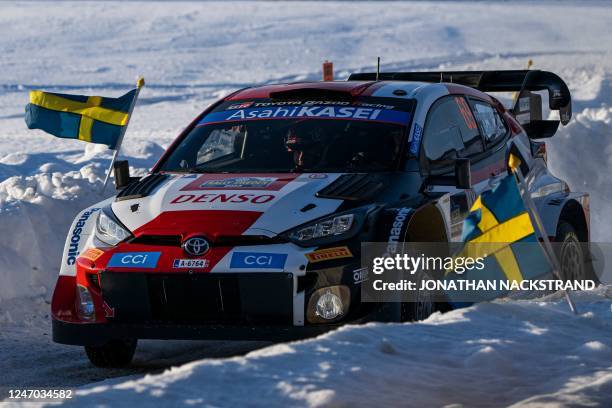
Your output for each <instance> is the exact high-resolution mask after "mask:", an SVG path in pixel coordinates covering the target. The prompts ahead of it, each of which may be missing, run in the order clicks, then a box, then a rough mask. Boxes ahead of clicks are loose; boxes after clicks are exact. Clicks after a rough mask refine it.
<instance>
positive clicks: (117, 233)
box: [96, 209, 132, 246]
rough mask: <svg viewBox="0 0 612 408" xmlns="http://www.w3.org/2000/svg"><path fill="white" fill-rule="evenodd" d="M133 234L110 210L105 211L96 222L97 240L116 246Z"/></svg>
mask: <svg viewBox="0 0 612 408" xmlns="http://www.w3.org/2000/svg"><path fill="white" fill-rule="evenodd" d="M131 235H132V234H131V233H130V232H129V231H128V230H127V229H126V228H125V227H124V226H123V225H121V223H120V222H119V221H118V220H117V219H116V218H115V216H114V215H113V214H112V211H110V209H103V210H102V211H100V214H99V215H98V220H97V221H96V238H98V239H99V240H100V241H102V242H104V243H105V244H108V245H111V246H114V245H117V244H118V243H119V242H121V241H123V240H124V239H126V238H128V237H129V236H131Z"/></svg>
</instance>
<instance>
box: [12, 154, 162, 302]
mask: <svg viewBox="0 0 612 408" xmlns="http://www.w3.org/2000/svg"><path fill="white" fill-rule="evenodd" d="M161 151H162V149H161V147H160V146H158V145H157V144H154V143H146V144H144V145H142V146H140V150H139V151H138V152H136V151H133V152H132V154H134V155H135V156H138V155H139V154H140V156H141V159H140V161H139V163H140V164H143V163H145V162H148V163H153V162H154V160H156V159H157V158H158V157H159V154H160V152H161ZM110 158H111V156H110V154H109V153H108V152H107V151H106V149H105V148H104V146H96V145H88V146H86V147H85V150H84V152H81V153H67V154H53V153H34V154H29V153H13V154H9V155H6V156H4V157H3V158H2V159H0V180H1V181H0V225H1V226H2V233H0V282H2V284H1V285H0V302H2V301H5V300H8V299H13V298H18V297H23V296H25V297H35V296H39V295H42V296H44V297H46V298H49V297H50V295H51V293H50V292H51V289H52V288H53V286H54V284H55V281H56V279H57V274H58V273H59V265H60V262H61V256H62V250H63V247H64V241H65V238H66V233H67V230H68V228H69V227H70V224H71V222H72V220H73V218H74V216H75V215H76V214H77V213H78V212H79V211H80V210H82V209H83V208H85V207H87V206H89V205H91V204H93V203H95V202H98V201H101V200H103V199H104V198H105V197H107V196H109V195H111V194H112V193H113V191H114V187H113V186H112V182H111V183H110V185H109V186H107V189H106V193H105V194H102V183H103V180H104V176H105V174H106V171H107V169H108V166H109V163H110ZM133 171H134V173H135V174H136V173H137V171H136V169H133ZM138 171H140V172H143V171H144V169H138ZM1 176H4V177H1ZM5 313H10V311H6V312H5Z"/></svg>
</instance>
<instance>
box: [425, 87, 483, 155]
mask: <svg viewBox="0 0 612 408" xmlns="http://www.w3.org/2000/svg"><path fill="white" fill-rule="evenodd" d="M423 150H424V152H425V157H426V158H427V159H429V160H430V161H434V162H438V163H437V164H439V165H444V164H446V162H447V161H449V160H452V159H454V158H457V157H470V156H473V155H475V154H477V153H480V152H482V151H483V145H482V138H481V137H480V131H479V130H478V125H477V124H476V120H475V118H474V115H473V114H472V111H471V109H470V107H469V105H468V104H467V102H466V100H465V98H463V97H461V96H448V97H444V98H443V99H440V100H439V101H438V102H436V103H435V104H434V106H433V107H432V108H431V110H430V112H429V115H428V117H427V122H426V124H425V130H424V133H423Z"/></svg>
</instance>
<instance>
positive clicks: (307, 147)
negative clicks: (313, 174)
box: [285, 121, 329, 171]
mask: <svg viewBox="0 0 612 408" xmlns="http://www.w3.org/2000/svg"><path fill="white" fill-rule="evenodd" d="M327 140H328V136H327V135H326V133H325V131H324V130H323V129H322V128H321V126H320V125H319V124H317V123H316V122H314V121H312V122H311V121H304V122H298V123H297V124H296V125H294V126H292V127H291V128H290V129H289V130H288V131H287V134H286V136H285V147H286V149H287V151H288V152H290V153H293V162H294V164H295V168H294V170H296V171H303V170H306V169H312V168H315V167H317V166H318V165H319V166H320V164H321V162H322V160H323V158H324V157H325V153H326V152H327V149H328V145H329V144H328V143H327Z"/></svg>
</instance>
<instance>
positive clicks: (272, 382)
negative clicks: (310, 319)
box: [65, 288, 612, 407]
mask: <svg viewBox="0 0 612 408" xmlns="http://www.w3.org/2000/svg"><path fill="white" fill-rule="evenodd" d="M577 298H578V301H579V309H580V313H581V314H580V315H579V316H574V315H572V314H571V312H570V311H569V310H568V307H567V305H566V304H565V303H564V302H563V301H562V300H557V301H555V300H552V301H549V302H534V301H516V302H496V303H488V304H479V305H477V306H475V307H472V308H469V309H463V310H457V311H453V312H450V313H447V314H444V315H440V314H436V315H434V316H432V317H431V318H429V319H428V320H427V321H424V322H421V323H416V324H380V323H376V324H368V325H365V326H350V327H348V326H347V327H343V328H342V329H339V330H337V331H335V332H333V333H329V334H326V335H323V336H320V337H319V338H317V339H314V340H309V341H302V342H295V343H289V344H279V345H275V346H271V347H268V348H265V349H261V350H258V351H254V352H251V353H249V354H247V355H246V356H244V357H235V358H229V359H222V360H215V359H205V360H201V361H197V362H193V363H189V364H186V365H184V366H181V367H177V368H172V369H170V370H168V371H166V372H164V373H163V374H159V375H147V376H145V377H141V378H139V377H132V378H126V379H116V380H110V381H105V382H102V383H98V384H95V385H92V386H90V387H86V388H83V389H80V390H78V391H77V393H76V394H77V395H76V398H75V399H73V400H70V401H66V402H65V404H66V405H68V406H80V405H81V404H94V403H95V404H96V405H98V406H114V405H116V404H118V403H120V404H122V405H128V404H138V405H139V406H151V407H153V406H164V405H167V406H170V405H173V406H177V405H186V406H189V405H196V406H266V407H268V406H279V407H281V406H310V407H316V406H323V405H325V406H405V405H406V404H409V405H410V406H443V405H449V404H461V405H464V406H472V407H474V406H483V407H485V406H507V405H510V404H515V403H516V404H519V405H523V404H525V405H533V406H541V405H542V404H545V403H546V404H550V405H551V406H554V405H555V404H572V405H589V404H600V405H606V404H608V405H609V403H610V402H611V397H610V396H611V395H612V371H611V370H612V341H611V339H610V330H612V313H610V300H611V299H612V289H611V288H600V289H599V290H598V292H597V293H588V294H586V293H583V294H577Z"/></svg>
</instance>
